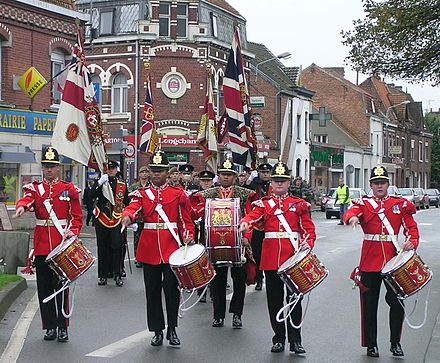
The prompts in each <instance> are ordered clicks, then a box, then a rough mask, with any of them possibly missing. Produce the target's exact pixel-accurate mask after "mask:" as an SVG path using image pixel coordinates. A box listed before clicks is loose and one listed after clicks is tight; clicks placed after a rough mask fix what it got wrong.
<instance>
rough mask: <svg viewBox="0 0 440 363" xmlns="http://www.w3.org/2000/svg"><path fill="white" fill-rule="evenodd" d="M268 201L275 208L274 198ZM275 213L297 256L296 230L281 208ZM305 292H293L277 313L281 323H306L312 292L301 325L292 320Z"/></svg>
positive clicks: (298, 327) (297, 240) (308, 297)
mask: <svg viewBox="0 0 440 363" xmlns="http://www.w3.org/2000/svg"><path fill="white" fill-rule="evenodd" d="M267 203H268V204H269V207H271V208H274V207H275V206H276V203H275V201H274V200H273V199H269V200H268V201H267ZM274 214H275V215H276V216H277V218H278V220H279V221H280V223H281V225H282V226H283V227H284V229H285V230H286V232H287V235H288V236H289V240H290V242H291V243H292V246H293V248H294V250H295V251H296V252H295V254H294V256H296V255H297V254H298V253H299V238H295V237H294V235H295V234H294V232H293V231H292V228H290V226H289V223H288V222H287V220H286V217H285V216H284V214H283V211H282V210H281V209H280V208H277V209H276V210H275V212H274ZM308 237H309V236H308V235H307V236H306V237H305V239H304V242H305V241H307V238H308ZM303 296H304V294H303V293H301V292H300V293H299V294H296V293H293V294H292V295H291V296H290V299H289V302H288V303H287V304H286V305H284V306H283V307H282V308H281V309H280V310H279V311H278V313H277V315H276V319H277V321H278V322H279V323H282V322H284V321H286V320H287V319H289V322H290V325H292V327H294V328H295V329H300V328H301V327H302V325H303V323H304V319H305V317H306V314H307V310H308V307H309V302H310V294H309V295H308V296H307V304H306V308H305V309H304V313H303V316H302V318H301V322H300V323H299V325H295V324H294V322H293V320H292V316H291V315H292V312H293V309H295V306H296V304H298V302H300V301H301V299H302V298H303ZM288 309H289V311H288V313H287V314H284V312H285V311H286V310H288ZM281 315H284V316H283V317H281Z"/></svg>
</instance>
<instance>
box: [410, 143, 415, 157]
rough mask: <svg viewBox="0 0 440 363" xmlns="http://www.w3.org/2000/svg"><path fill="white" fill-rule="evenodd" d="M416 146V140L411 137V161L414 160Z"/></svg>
mask: <svg viewBox="0 0 440 363" xmlns="http://www.w3.org/2000/svg"><path fill="white" fill-rule="evenodd" d="M414 147H415V140H414V139H411V161H414V160H415V159H414Z"/></svg>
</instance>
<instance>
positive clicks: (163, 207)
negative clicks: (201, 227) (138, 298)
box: [122, 151, 194, 346]
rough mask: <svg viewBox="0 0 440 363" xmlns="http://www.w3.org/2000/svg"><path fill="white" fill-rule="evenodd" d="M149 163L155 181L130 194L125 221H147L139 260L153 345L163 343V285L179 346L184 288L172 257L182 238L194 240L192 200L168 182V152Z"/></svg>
mask: <svg viewBox="0 0 440 363" xmlns="http://www.w3.org/2000/svg"><path fill="white" fill-rule="evenodd" d="M149 167H150V181H151V185H150V186H149V187H147V188H144V189H138V190H136V191H134V192H132V193H131V194H130V197H131V201H130V204H129V205H128V206H127V207H126V208H125V209H124V211H123V214H122V225H123V226H126V227H127V226H128V225H130V224H132V223H133V222H134V221H135V220H136V219H137V217H138V216H141V218H142V219H143V221H144V229H143V230H142V233H141V236H140V238H139V244H138V248H137V252H136V260H137V261H139V262H142V265H143V270H144V284H145V292H146V297H147V323H148V329H149V331H153V332H154V336H153V338H152V339H151V345H153V346H160V345H162V344H163V329H165V320H164V314H163V309H162V289H163V290H164V293H165V304H166V310H167V323H168V330H167V334H166V338H167V339H168V341H169V344H170V345H174V346H176V345H180V339H179V338H178V336H177V333H176V327H177V314H178V309H179V299H180V292H179V286H178V282H177V279H176V276H175V275H174V273H173V271H172V270H171V268H170V265H169V263H168V260H169V257H170V255H171V254H172V253H173V252H174V251H176V250H177V249H178V248H179V244H180V243H181V240H182V241H183V243H185V244H188V243H193V241H194V224H193V221H192V219H191V204H190V202H189V199H188V197H187V196H186V194H185V191H183V190H182V189H181V188H176V187H172V186H170V185H168V184H167V177H168V168H169V162H168V159H167V157H166V156H165V153H164V152H162V151H157V152H156V153H155V154H153V155H152V156H151V160H150V165H149ZM179 234H180V236H179Z"/></svg>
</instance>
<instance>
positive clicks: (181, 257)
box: [169, 244, 205, 266]
mask: <svg viewBox="0 0 440 363" xmlns="http://www.w3.org/2000/svg"><path fill="white" fill-rule="evenodd" d="M185 249H186V252H185ZM204 251H205V247H204V246H202V245H200V244H195V245H191V246H187V247H185V246H182V247H180V248H179V249H178V250H177V251H174V252H173V253H172V254H171V256H170V259H169V263H170V265H174V266H183V265H187V264H189V263H191V262H194V261H196V260H197V259H198V258H199V257H200V256H201V255H202V254H203V252H204Z"/></svg>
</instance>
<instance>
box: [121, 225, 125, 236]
mask: <svg viewBox="0 0 440 363" xmlns="http://www.w3.org/2000/svg"><path fill="white" fill-rule="evenodd" d="M124 230H125V224H123V225H122V227H121V234H122V233H124Z"/></svg>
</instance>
